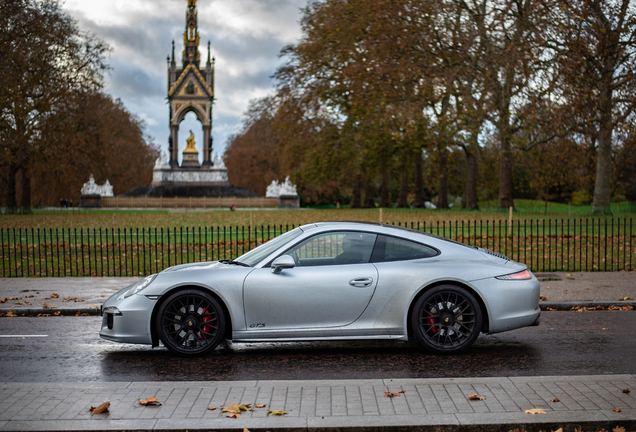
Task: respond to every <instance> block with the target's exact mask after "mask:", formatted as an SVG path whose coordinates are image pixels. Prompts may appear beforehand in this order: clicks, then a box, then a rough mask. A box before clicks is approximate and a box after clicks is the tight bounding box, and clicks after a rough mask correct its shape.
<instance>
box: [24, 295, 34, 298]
mask: <svg viewBox="0 0 636 432" xmlns="http://www.w3.org/2000/svg"><path fill="white" fill-rule="evenodd" d="M33 297H34V296H33V294H31V295H28V296H24V298H33Z"/></svg>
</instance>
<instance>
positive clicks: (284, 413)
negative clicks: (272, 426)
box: [267, 410, 287, 416]
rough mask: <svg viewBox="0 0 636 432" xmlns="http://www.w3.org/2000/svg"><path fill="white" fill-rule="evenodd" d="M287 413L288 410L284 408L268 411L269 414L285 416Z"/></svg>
mask: <svg viewBox="0 0 636 432" xmlns="http://www.w3.org/2000/svg"><path fill="white" fill-rule="evenodd" d="M286 414H287V411H283V410H275V411H269V410H268V411H267V415H268V416H284V415H286Z"/></svg>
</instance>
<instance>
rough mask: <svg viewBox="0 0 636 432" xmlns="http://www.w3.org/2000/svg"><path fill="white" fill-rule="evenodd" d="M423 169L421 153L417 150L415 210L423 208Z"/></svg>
mask: <svg viewBox="0 0 636 432" xmlns="http://www.w3.org/2000/svg"><path fill="white" fill-rule="evenodd" d="M423 171H424V167H423V162H422V151H421V150H420V149H417V156H416V157H415V202H414V203H413V205H414V206H415V207H416V208H424V173H423Z"/></svg>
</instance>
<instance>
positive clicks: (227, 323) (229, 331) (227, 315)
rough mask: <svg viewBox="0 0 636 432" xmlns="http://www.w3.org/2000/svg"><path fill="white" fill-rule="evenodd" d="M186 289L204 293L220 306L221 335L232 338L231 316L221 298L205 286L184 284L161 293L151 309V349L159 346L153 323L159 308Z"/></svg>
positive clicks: (155, 327)
mask: <svg viewBox="0 0 636 432" xmlns="http://www.w3.org/2000/svg"><path fill="white" fill-rule="evenodd" d="M187 289H195V290H199V291H205V292H206V293H207V294H210V295H211V296H212V297H214V299H215V300H216V301H218V302H219V305H221V308H223V313H224V314H225V334H224V335H223V337H224V338H225V339H231V338H232V315H230V310H229V309H228V307H227V304H225V301H224V300H223V298H221V296H219V295H218V294H217V293H216V292H214V291H213V290H211V289H210V288H208V287H206V286H202V285H196V284H186V285H179V286H175V287H173V288H170V290H168V291H166V292H165V293H163V294H162V295H161V298H160V299H159V300H158V301H157V303H156V304H155V307H154V308H153V309H152V314H151V315H150V337H151V338H152V347H153V348H154V347H156V346H159V335H158V334H157V326H156V325H155V321H156V319H157V312H158V311H159V308H160V307H161V305H162V304H163V303H164V302H165V301H166V299H167V298H168V297H169V296H170V295H171V294H174V293H175V292H177V291H182V290H187Z"/></svg>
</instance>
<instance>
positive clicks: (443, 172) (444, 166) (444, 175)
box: [437, 147, 448, 209]
mask: <svg viewBox="0 0 636 432" xmlns="http://www.w3.org/2000/svg"><path fill="white" fill-rule="evenodd" d="M437 193H438V198H437V208H441V209H447V208H448V149H446V147H444V148H441V149H440V151H439V182H438V185H437Z"/></svg>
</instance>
